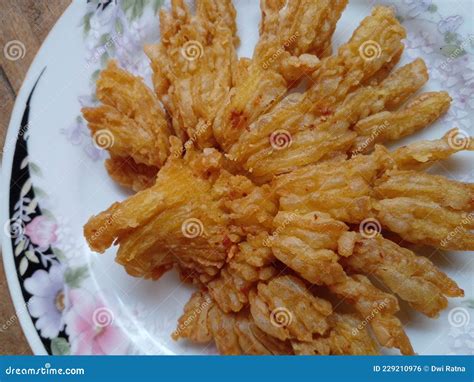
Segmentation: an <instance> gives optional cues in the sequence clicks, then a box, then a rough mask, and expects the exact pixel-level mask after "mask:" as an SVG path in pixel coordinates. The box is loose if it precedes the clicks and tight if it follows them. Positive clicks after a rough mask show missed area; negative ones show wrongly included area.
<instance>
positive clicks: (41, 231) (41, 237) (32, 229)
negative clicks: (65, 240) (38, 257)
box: [25, 216, 58, 248]
mask: <svg viewBox="0 0 474 382" xmlns="http://www.w3.org/2000/svg"><path fill="white" fill-rule="evenodd" d="M57 228H58V227H57V225H56V223H55V222H54V221H52V220H50V219H48V218H47V217H45V216H37V217H35V218H34V219H33V220H32V221H31V222H29V223H28V225H27V226H26V228H25V233H26V235H27V236H28V237H29V238H30V240H31V242H32V243H33V244H36V245H37V246H38V247H40V248H48V247H49V246H50V245H51V244H53V243H55V242H56V240H57V236H56V229H57Z"/></svg>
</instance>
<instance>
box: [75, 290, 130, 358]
mask: <svg viewBox="0 0 474 382" xmlns="http://www.w3.org/2000/svg"><path fill="white" fill-rule="evenodd" d="M69 302H70V305H71V309H70V310H69V311H68V312H67V314H66V333H67V334H68V335H69V340H70V342H71V354H77V355H91V354H97V355H106V354H114V355H117V354H125V352H126V350H127V347H128V345H129V341H128V339H127V338H126V337H125V335H124V333H123V331H122V330H121V329H120V328H119V327H118V326H116V325H115V313H114V312H113V311H112V310H111V309H110V308H109V307H107V306H105V305H104V303H103V302H102V301H101V300H99V299H98V298H96V297H95V296H94V295H92V294H91V293H90V292H88V291H85V290H80V289H72V290H71V291H70V292H69Z"/></svg>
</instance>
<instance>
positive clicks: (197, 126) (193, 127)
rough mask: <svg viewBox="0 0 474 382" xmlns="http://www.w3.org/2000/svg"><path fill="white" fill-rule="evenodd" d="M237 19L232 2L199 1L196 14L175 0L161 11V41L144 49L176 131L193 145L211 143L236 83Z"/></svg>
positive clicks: (206, 145)
mask: <svg viewBox="0 0 474 382" xmlns="http://www.w3.org/2000/svg"><path fill="white" fill-rule="evenodd" d="M235 17H236V13H235V9H234V6H233V4H232V2H231V1H230V0H198V1H197V2H196V14H195V15H192V14H191V12H190V10H189V9H188V7H187V5H186V4H185V3H184V1H182V0H174V1H173V2H172V7H171V12H167V11H166V10H165V9H161V10H160V30H161V41H160V43H159V44H156V45H148V46H146V47H145V51H146V53H147V55H148V56H149V58H150V60H151V66H152V69H153V81H154V86H155V91H156V93H157V95H158V97H159V99H160V100H161V101H162V102H163V104H164V105H165V107H166V110H167V111H168V112H169V114H170V115H171V118H172V125H173V129H174V132H175V134H176V135H177V136H178V137H180V138H181V139H182V140H183V142H184V141H189V142H190V143H191V144H195V145H196V146H197V147H201V148H202V147H210V146H214V145H215V141H214V138H213V134H212V128H211V126H212V123H213V121H214V116H215V114H216V112H217V110H218V108H219V107H220V104H221V102H222V99H224V98H225V97H226V95H227V93H228V91H229V89H230V88H231V86H232V83H233V81H234V72H235V70H236V65H237V55H236V51H235V49H236V46H237V45H238V42H239V40H238V38H237V37H236V21H235Z"/></svg>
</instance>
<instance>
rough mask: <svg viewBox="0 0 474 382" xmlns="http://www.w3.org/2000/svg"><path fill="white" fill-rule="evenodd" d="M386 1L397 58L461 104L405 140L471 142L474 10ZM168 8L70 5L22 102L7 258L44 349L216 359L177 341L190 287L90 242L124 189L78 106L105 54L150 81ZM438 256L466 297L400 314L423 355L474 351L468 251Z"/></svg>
mask: <svg viewBox="0 0 474 382" xmlns="http://www.w3.org/2000/svg"><path fill="white" fill-rule="evenodd" d="M257 3H258V2H257V1H255V0H235V5H236V8H237V10H238V24H239V33H240V37H241V40H242V42H243V44H242V47H241V48H240V52H239V53H240V55H244V56H250V55H251V53H252V49H253V46H254V44H255V42H256V40H257V34H258V22H259V18H260V13H259V9H258V4H257ZM369 3H370V4H369ZM375 3H377V2H375V1H363V0H360V1H355V0H354V1H352V2H351V4H350V5H349V7H348V9H347V10H346V12H345V13H344V16H343V17H342V19H341V20H340V22H339V24H338V28H337V31H336V34H335V45H336V46H337V45H339V44H340V43H341V42H342V41H345V40H346V39H347V38H348V37H349V36H350V34H351V33H352V31H353V30H354V29H355V27H356V26H357V25H358V23H359V21H360V20H361V19H362V18H363V17H365V16H366V15H368V14H369V13H370V9H371V7H372V6H373V5H375ZM384 3H385V4H390V5H392V6H394V7H395V8H396V11H397V14H398V16H399V17H400V19H401V20H402V21H403V24H404V25H405V27H406V28H407V30H408V38H407V41H406V46H407V48H406V50H405V54H404V59H403V61H402V63H406V62H408V61H411V60H413V59H414V58H416V57H419V56H421V57H423V58H424V59H425V61H426V62H427V64H428V66H429V68H430V74H431V81H430V82H429V85H428V86H426V87H425V89H424V90H432V89H433V90H434V89H436V90H438V89H446V90H448V91H449V92H450V94H451V96H452V97H453V99H454V101H453V106H452V108H451V110H450V112H449V114H448V115H446V116H445V117H444V118H443V119H442V120H441V121H439V122H438V123H436V124H435V125H434V126H432V127H430V128H429V129H426V130H424V131H422V132H420V133H418V134H416V136H415V137H411V138H410V140H414V139H427V138H429V139H432V138H438V137H440V136H441V135H443V133H444V132H446V131H447V130H448V129H450V128H452V127H454V126H458V127H460V128H461V129H463V130H464V131H466V132H468V133H469V132H470V133H471V135H472V133H474V131H472V130H471V125H472V122H473V115H474V114H473V107H474V101H473V99H472V94H473V91H474V65H473V43H474V40H473V30H472V20H471V19H470V18H469V17H470V15H472V14H473V2H472V1H469V0H465V1H459V0H458V1H447V0H446V1H442V0H433V1H431V0H419V1H418V0H403V1H394V2H390V1H385V2H384ZM160 5H161V2H160V1H159V0H143V1H126V0H116V1H115V0H112V1H106V0H102V1H101V2H98V1H97V0H96V1H91V2H89V3H88V4H85V2H84V1H74V2H73V3H72V4H71V6H70V7H69V8H68V9H67V11H66V12H65V13H64V15H63V16H62V17H61V18H60V20H59V21H58V22H57V24H56V26H55V27H54V29H53V30H52V32H51V33H50V34H49V36H48V38H47V39H46V41H45V43H44V45H43V47H42V48H41V50H40V51H39V53H38V55H37V57H36V59H35V60H34V62H33V64H32V66H31V68H30V70H29V72H28V75H27V77H26V79H25V82H24V84H23V87H22V89H21V91H20V94H19V96H18V99H17V101H16V104H15V108H14V110H13V114H12V118H11V123H10V127H9V131H8V137H7V140H6V144H5V150H4V157H3V178H2V180H3V183H2V199H1V216H2V222H3V223H4V224H5V225H4V228H5V229H4V231H5V234H4V235H3V239H4V240H3V257H4V263H5V270H6V273H7V278H8V284H9V287H10V291H11V295H12V298H13V301H14V304H15V308H16V310H17V312H18V316H19V318H20V321H21V324H22V327H23V329H24V332H25V334H26V337H27V338H28V341H29V343H30V345H31V347H32V349H33V351H34V352H35V353H36V354H45V353H53V354H141V353H146V354H207V353H214V352H215V349H214V348H213V347H210V348H203V347H195V346H191V345H189V344H186V343H183V342H179V343H176V342H173V341H172V340H171V339H170V333H171V332H172V331H173V330H174V329H175V325H176V320H177V318H178V317H179V315H180V313H181V311H182V307H183V305H184V303H185V302H186V301H187V299H188V297H189V295H190V294H191V292H192V290H191V288H190V287H189V286H185V285H182V284H181V283H180V282H179V279H178V277H177V275H176V274H175V273H173V272H169V273H167V274H166V275H165V276H164V277H163V278H162V279H160V280H159V281H158V282H152V281H145V280H141V279H135V278H132V277H130V276H128V275H127V274H126V273H125V272H124V270H123V269H122V267H121V266H119V265H117V264H116V263H115V262H114V251H115V249H111V250H109V251H108V252H107V253H106V254H105V255H103V256H98V255H97V254H95V253H92V252H91V251H90V250H89V249H88V247H87V245H86V243H85V240H84V239H83V236H82V226H83V224H84V223H85V222H86V221H87V219H88V217H89V216H90V215H92V214H94V213H97V212H99V211H102V210H103V209H105V208H106V207H108V206H109V205H110V204H111V203H112V202H114V201H116V200H121V199H124V198H125V197H126V196H127V193H126V192H125V191H124V190H123V189H121V188H119V187H118V186H116V185H115V184H114V182H113V181H112V180H111V179H110V178H109V177H108V176H107V174H106V171H105V169H104V166H103V160H104V158H105V157H106V153H105V152H104V151H101V150H99V149H97V148H96V147H95V146H94V145H93V144H92V140H91V138H90V135H89V133H88V130H87V128H86V126H85V124H84V121H83V120H82V119H81V118H80V108H81V105H84V104H89V103H91V102H93V99H92V97H91V95H92V94H93V93H94V81H93V79H94V78H95V76H96V75H97V70H99V69H100V68H101V66H102V65H103V63H104V62H105V61H106V59H107V58H108V57H116V58H117V59H118V60H119V62H120V64H121V65H122V66H124V67H125V68H126V69H128V70H130V71H132V72H134V73H136V74H141V75H142V76H144V77H146V78H149V76H150V68H149V67H148V63H147V60H146V58H145V57H144V55H143V53H142V46H143V44H144V43H145V42H152V41H156V40H157V39H158V37H159V36H158V27H157V20H156V18H155V17H154V11H155V7H157V6H160ZM164 6H166V4H165V5H164ZM104 47H105V48H104ZM7 48H8V49H7ZM24 49H28V47H27V46H26V47H25V46H24V45H23V44H22V42H21V41H13V42H11V43H10V44H9V45H8V47H7V46H5V49H4V54H5V55H7V56H8V57H7V58H9V59H11V60H16V59H21V57H22V53H23V50H24ZM456 52H457V53H456ZM35 84H36V87H35V88H34V85H35ZM33 88H34V91H33ZM25 126H27V128H25ZM470 130H471V131H470ZM402 143H406V141H405V142H400V144H402ZM472 159H473V156H472V154H468V153H461V154H458V155H457V156H456V158H455V159H454V160H450V161H447V162H444V163H441V164H440V165H438V166H436V168H435V171H436V172H438V173H441V174H444V175H447V176H449V177H452V178H457V179H463V180H465V181H471V182H472V181H473V176H472V175H473V170H472ZM440 192H442V190H440ZM12 231H13V232H12ZM429 255H431V259H432V260H433V261H434V262H436V263H437V264H438V265H439V266H440V267H441V268H442V269H443V270H444V271H445V272H447V273H448V274H449V275H450V276H452V277H453V278H454V279H455V280H456V281H457V282H458V283H459V284H460V285H461V287H463V288H464V289H465V292H466V297H465V298H463V299H457V300H452V301H451V302H450V306H449V308H448V309H447V310H446V311H445V312H444V313H443V314H442V315H441V317H440V318H439V319H438V320H430V319H428V318H425V317H423V316H421V315H420V314H417V313H414V312H413V311H409V310H405V309H404V310H403V311H402V313H401V315H400V317H401V318H402V320H403V322H404V325H405V327H406V330H407V332H408V334H409V336H410V338H411V339H412V343H413V345H414V347H415V350H416V351H417V352H419V353H420V354H472V353H473V352H474V326H473V324H474V315H473V310H472V309H473V308H474V300H473V274H474V266H473V264H474V263H473V261H472V256H473V254H472V253H443V252H441V251H436V252H435V253H433V254H429ZM7 326H8V323H7Z"/></svg>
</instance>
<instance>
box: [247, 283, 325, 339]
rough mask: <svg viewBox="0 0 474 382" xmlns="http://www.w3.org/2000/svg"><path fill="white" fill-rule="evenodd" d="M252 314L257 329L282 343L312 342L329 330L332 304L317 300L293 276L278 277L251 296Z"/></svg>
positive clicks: (254, 291)
mask: <svg viewBox="0 0 474 382" xmlns="http://www.w3.org/2000/svg"><path fill="white" fill-rule="evenodd" d="M249 299H250V312H251V314H252V318H253V319H254V320H255V323H256V324H257V326H258V327H259V328H260V329H261V330H263V331H264V332H265V333H267V334H269V335H271V336H272V337H276V338H278V339H279V340H281V341H285V340H288V339H297V340H299V341H311V340H312V338H313V335H314V334H319V335H322V334H324V333H325V332H326V331H327V330H328V328H329V324H328V322H327V317H328V316H329V315H330V314H331V313H332V307H331V304H330V303H329V302H328V301H326V300H323V299H321V298H318V297H315V296H314V295H313V294H312V293H311V292H310V291H308V290H307V287H306V285H305V284H304V283H303V282H302V281H301V280H300V279H298V278H297V277H294V276H290V275H288V276H277V277H274V278H272V279H271V280H270V281H269V282H267V283H264V282H260V283H259V284H258V286H257V289H256V290H253V291H251V292H250V295H249Z"/></svg>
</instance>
